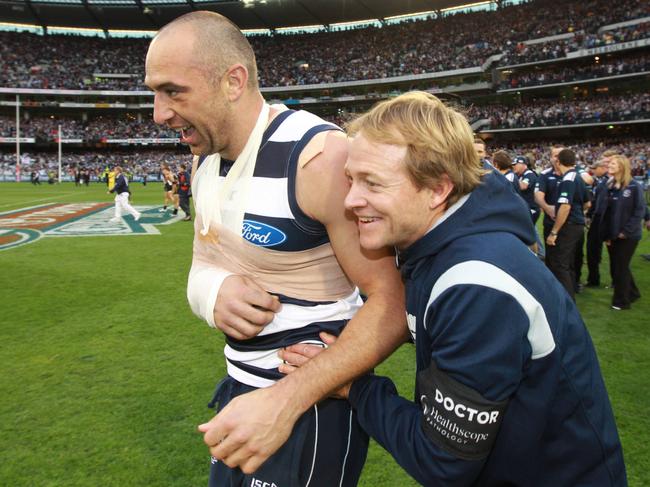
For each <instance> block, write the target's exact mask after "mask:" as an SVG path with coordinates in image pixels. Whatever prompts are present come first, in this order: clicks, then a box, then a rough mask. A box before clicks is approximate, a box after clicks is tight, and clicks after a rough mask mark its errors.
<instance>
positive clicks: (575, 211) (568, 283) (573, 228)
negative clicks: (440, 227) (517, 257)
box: [546, 149, 587, 299]
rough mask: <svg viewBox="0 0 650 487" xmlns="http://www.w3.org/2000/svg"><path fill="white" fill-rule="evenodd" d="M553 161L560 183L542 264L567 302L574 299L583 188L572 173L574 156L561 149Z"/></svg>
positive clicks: (581, 229)
mask: <svg viewBox="0 0 650 487" xmlns="http://www.w3.org/2000/svg"><path fill="white" fill-rule="evenodd" d="M557 159H558V169H559V171H560V173H561V174H562V181H561V182H560V185H559V187H558V198H557V202H556V204H555V221H554V222H553V226H552V227H551V230H550V232H549V235H548V237H546V244H547V247H546V264H547V265H548V268H549V269H550V270H551V272H552V273H553V274H554V275H555V277H557V279H558V281H560V283H561V284H562V285H563V286H564V288H565V289H566V290H567V292H568V293H569V295H570V296H571V298H573V299H575V293H576V272H575V268H574V266H575V255H576V248H577V246H578V245H579V243H580V241H581V238H582V237H583V235H584V228H585V216H584V213H583V205H584V203H585V201H586V200H587V194H586V188H585V184H584V182H583V181H582V178H581V177H580V176H579V175H578V173H577V172H576V170H575V164H576V156H575V153H574V152H573V151H572V150H570V149H563V150H561V151H560V152H559V154H558V156H557Z"/></svg>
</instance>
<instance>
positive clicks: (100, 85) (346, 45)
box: [0, 0, 650, 90]
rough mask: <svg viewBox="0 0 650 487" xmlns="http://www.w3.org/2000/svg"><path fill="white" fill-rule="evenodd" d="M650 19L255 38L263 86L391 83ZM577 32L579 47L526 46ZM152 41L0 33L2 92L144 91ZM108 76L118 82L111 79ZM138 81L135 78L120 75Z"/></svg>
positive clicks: (592, 39) (601, 37)
mask: <svg viewBox="0 0 650 487" xmlns="http://www.w3.org/2000/svg"><path fill="white" fill-rule="evenodd" d="M648 15H650V7H648V4H647V2H643V1H642V0H625V1H621V2H608V1H605V0H591V1H587V2H579V1H571V2H565V1H561V0H537V1H535V2H530V3H528V4H523V5H517V6H509V7H504V8H502V9H499V10H497V11H481V12H471V13H459V14H455V15H447V16H443V17H441V18H439V19H433V18H429V19H428V20H420V21H411V22H402V23H397V24H387V25H384V26H383V27H381V28H378V27H366V28H357V29H350V30H333V31H331V32H320V33H315V34H282V35H279V34H278V35H274V36H252V37H250V38H249V39H250V41H251V44H252V46H253V49H254V50H255V52H256V55H257V59H258V64H259V79H260V84H261V85H262V86H290V85H304V84H316V83H327V82H337V81H351V80H359V79H375V78H387V77H392V76H400V75H410V74H420V73H427V72H439V71H446V70H453V69H459V68H468V67H476V66H481V65H483V64H484V63H485V61H486V60H487V59H488V58H489V57H490V56H491V55H493V54H497V53H501V52H505V53H506V55H505V56H504V58H503V59H502V61H501V64H512V63H520V62H528V61H531V60H537V59H547V58H549V57H550V58H553V57H562V56H564V55H565V53H566V51H567V50H575V49H578V48H580V47H592V46H596V45H600V44H604V43H612V42H620V41H625V40H630V39H639V38H644V37H648V35H649V31H648V26H649V25H650V23H647V22H646V23H644V24H638V25H634V26H630V27H623V28H621V29H618V30H615V31H608V32H605V33H601V34H598V33H597V29H598V28H599V27H600V26H602V25H606V24H611V23H614V22H621V21H627V20H630V19H636V18H642V17H645V16H648ZM567 32H575V33H577V34H576V36H575V37H574V38H573V39H572V40H571V41H561V42H552V43H550V44H549V43H543V44H533V45H524V44H523V43H522V42H523V41H525V40H530V39H537V38H542V37H545V36H551V35H555V34H561V33H567ZM147 44H148V40H142V39H100V38H88V37H84V38H79V37H76V36H62V35H56V36H51V35H49V36H38V35H35V34H27V33H20V34H17V33H7V32H2V33H0V85H1V86H4V87H21V88H50V89H56V88H59V89H61V88H68V89H111V90H142V89H146V88H145V87H144V85H142V80H143V77H144V75H143V71H144V69H143V68H144V67H143V60H144V58H145V52H146V47H147ZM106 75H108V77H107V76H106ZM111 75H131V76H132V77H131V78H119V77H110V76H111Z"/></svg>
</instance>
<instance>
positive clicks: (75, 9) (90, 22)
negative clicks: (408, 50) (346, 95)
mask: <svg viewBox="0 0 650 487" xmlns="http://www.w3.org/2000/svg"><path fill="white" fill-rule="evenodd" d="M464 3H468V2H463V1H459V0H185V1H182V0H0V22H9V23H19V24H29V25H38V26H41V27H46V26H47V27H56V26H59V27H78V28H94V29H102V30H119V29H123V30H146V31H147V30H148V31H150V30H158V29H159V28H160V27H161V26H163V25H165V24H166V23H167V22H169V21H170V20H172V19H174V18H176V17H178V16H179V15H182V14H184V13H187V12H190V11H192V10H213V11H215V12H219V13H221V14H223V15H225V16H226V17H228V18H229V19H231V20H232V21H233V22H235V23H236V24H237V25H238V26H239V27H240V28H241V29H277V28H281V27H295V26H312V25H319V26H322V25H325V26H329V25H332V24H338V23H342V22H350V21H363V20H379V21H382V20H384V19H387V18H391V17H395V16H400V15H406V14H413V13H418V12H431V11H436V10H442V9H445V8H452V7H458V6H461V5H463V4H464ZM478 3H490V2H478Z"/></svg>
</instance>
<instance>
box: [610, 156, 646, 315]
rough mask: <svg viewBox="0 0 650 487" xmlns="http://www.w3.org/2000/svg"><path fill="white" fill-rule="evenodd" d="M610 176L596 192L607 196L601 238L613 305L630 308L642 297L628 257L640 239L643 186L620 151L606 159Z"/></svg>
mask: <svg viewBox="0 0 650 487" xmlns="http://www.w3.org/2000/svg"><path fill="white" fill-rule="evenodd" d="M608 172H609V176H610V180H609V181H608V183H607V192H604V191H603V192H602V194H600V195H599V196H600V197H601V198H605V197H606V198H607V201H606V209H605V212H604V214H603V219H602V229H603V239H604V240H605V243H606V244H607V250H608V252H609V259H610V262H611V270H612V279H613V282H612V284H613V285H614V296H613V298H612V308H613V309H615V310H622V309H629V308H630V305H631V304H632V303H633V302H634V301H636V300H637V299H639V298H640V297H641V293H640V292H639V289H638V288H637V287H636V283H635V282H634V277H633V276H632V271H631V270H630V261H631V260H632V255H634V251H635V250H636V247H637V245H638V244H639V241H640V240H641V236H642V230H641V221H642V220H643V215H644V213H645V209H646V204H645V201H644V199H643V187H641V185H640V184H639V183H638V182H636V181H635V180H634V179H632V172H631V168H630V160H629V159H628V158H627V157H625V156H621V155H615V156H612V157H611V158H610V159H609V166H608Z"/></svg>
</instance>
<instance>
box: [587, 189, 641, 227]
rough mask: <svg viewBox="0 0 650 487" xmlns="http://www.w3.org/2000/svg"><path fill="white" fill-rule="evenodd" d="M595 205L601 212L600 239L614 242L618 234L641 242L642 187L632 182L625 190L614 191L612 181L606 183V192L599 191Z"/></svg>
mask: <svg viewBox="0 0 650 487" xmlns="http://www.w3.org/2000/svg"><path fill="white" fill-rule="evenodd" d="M596 204H597V206H598V208H599V209H603V208H604V211H602V223H601V227H600V228H601V229H602V232H603V233H602V238H603V240H615V239H616V238H618V235H619V234H620V233H623V234H624V235H625V237H626V238H629V239H633V240H641V237H642V236H643V235H642V234H643V232H642V230H641V220H643V217H644V214H645V210H646V204H645V201H644V199H643V187H642V186H641V185H640V184H639V183H638V182H637V181H634V180H632V181H631V182H630V184H628V185H627V186H626V187H625V188H620V189H616V188H614V187H613V181H612V180H610V181H609V182H608V183H607V191H604V190H603V191H599V193H598V199H597V200H596Z"/></svg>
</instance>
